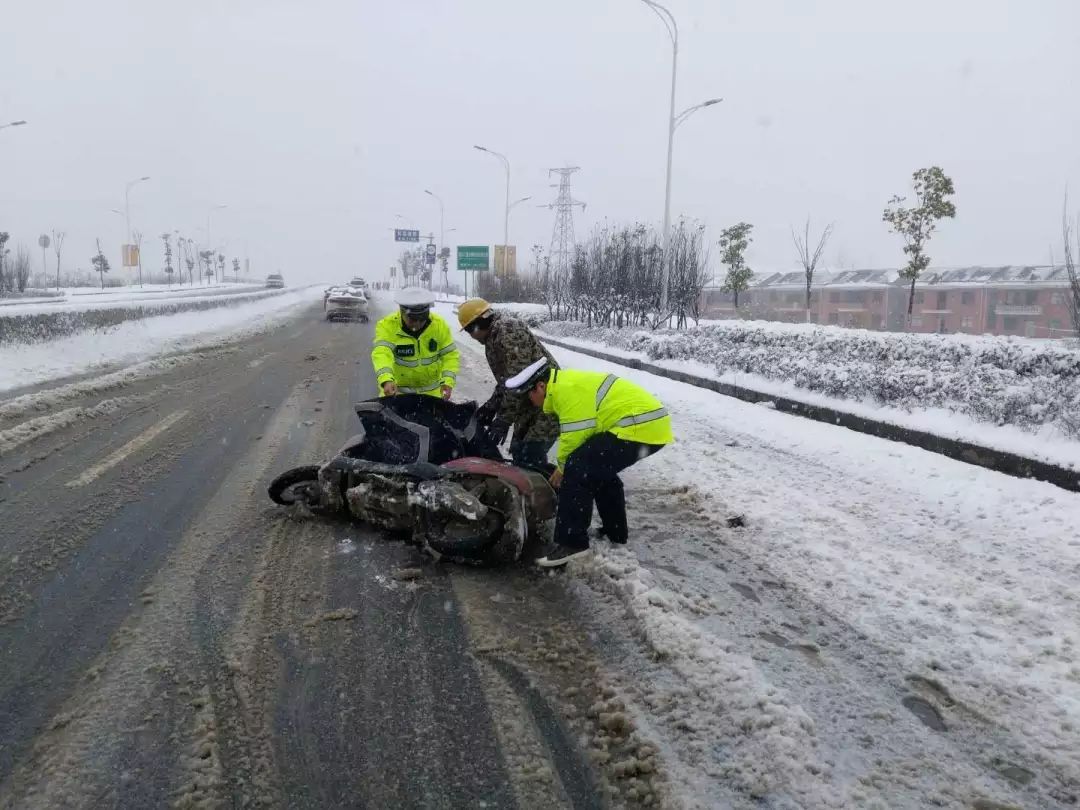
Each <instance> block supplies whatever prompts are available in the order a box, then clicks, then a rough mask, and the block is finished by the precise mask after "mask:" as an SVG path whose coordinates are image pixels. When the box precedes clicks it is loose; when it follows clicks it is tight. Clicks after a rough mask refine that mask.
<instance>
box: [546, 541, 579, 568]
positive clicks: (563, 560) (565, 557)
mask: <svg viewBox="0 0 1080 810" xmlns="http://www.w3.org/2000/svg"><path fill="white" fill-rule="evenodd" d="M590 554H592V549H591V548H581V549H578V548H563V547H562V546H555V548H553V549H552V550H551V551H549V552H548V554H547V556H545V557H541V558H540V559H538V560H537V561H536V564H537V565H539V566H540V567H541V568H561V567H562V566H564V565H566V564H567V563H568V562H570V561H571V560H577V559H581V558H583V557H588V556H589V555H590Z"/></svg>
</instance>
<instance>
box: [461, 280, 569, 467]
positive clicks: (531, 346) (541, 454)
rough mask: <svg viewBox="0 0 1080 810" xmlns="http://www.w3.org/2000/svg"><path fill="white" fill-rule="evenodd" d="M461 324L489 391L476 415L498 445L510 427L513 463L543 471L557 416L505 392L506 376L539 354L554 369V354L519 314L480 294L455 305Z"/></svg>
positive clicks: (555, 438)
mask: <svg viewBox="0 0 1080 810" xmlns="http://www.w3.org/2000/svg"><path fill="white" fill-rule="evenodd" d="M458 322H459V323H460V324H461V328H462V329H463V330H465V331H466V332H468V333H469V336H470V337H472V338H473V339H474V340H476V341H478V342H480V343H482V344H484V354H485V355H487V361H488V366H490V368H491V374H492V376H494V377H495V391H494V392H493V393H492V395H491V397H490V398H489V399H488V401H487V402H485V403H484V404H483V405H481V406H480V410H479V411H478V417H479V421H480V423H481V424H486V425H488V428H487V430H488V434H489V435H490V436H491V437H492V438H493V439H494V440H495V441H496V442H497V443H499V444H501V443H502V442H504V441H505V440H506V434H507V433H508V432H509V430H510V426H511V425H513V428H514V437H513V439H512V440H511V442H510V456H511V459H512V460H513V462H514V464H516V465H518V466H519V467H530V468H534V469H545V470H546V469H547V468H548V466H549V464H548V451H549V450H551V447H552V445H554V444H555V441H556V440H557V439H558V438H559V420H558V419H557V418H556V417H554V416H553V415H552V414H545V413H543V412H542V411H541V410H540V409H539V408H536V407H534V406H533V405H532V404H531V403H530V402H529V400H528V398H527V397H515V396H507V392H506V380H507V379H508V378H510V377H513V376H514V375H515V374H518V373H519V372H520V371H521V370H522V369H524V368H526V367H528V366H529V365H531V364H532V363H535V362H536V361H537V360H540V359H541V358H544V359H546V360H547V361H548V363H549V364H550V365H551V367H552V368H558V367H559V366H558V364H557V363H556V362H555V358H553V357H552V356H551V354H550V353H549V352H548V350H547V349H545V348H544V347H543V345H542V344H541V343H540V341H539V340H537V339H536V336H535V335H534V334H533V333H532V332H531V331H529V327H528V326H526V325H525V323H524V322H523V321H522V320H520V319H519V318H515V317H514V316H513V315H508V314H507V313H505V312H497V311H495V310H494V309H492V308H491V305H490V304H488V302H487V301H485V300H484V299H483V298H470V299H469V300H468V301H466V302H465V303H463V304H462V305H461V306H460V308H459V309H458Z"/></svg>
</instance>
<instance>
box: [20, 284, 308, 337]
mask: <svg viewBox="0 0 1080 810" xmlns="http://www.w3.org/2000/svg"><path fill="white" fill-rule="evenodd" d="M285 292H287V290H258V291H256V292H243V293H232V294H230V295H213V296H204V297H193V298H176V299H171V300H164V301H145V302H144V301H137V302H130V301H129V302H124V303H119V302H118V303H117V304H116V305H115V306H109V305H108V304H105V305H102V303H101V302H95V304H94V306H93V308H86V309H75V310H63V311H46V312H10V313H9V312H5V311H0V345H6V344H19V343H40V342H43V341H48V340H55V339H56V338H61V337H67V336H68V335H73V334H76V333H78V332H88V331H97V330H102V329H108V328H110V327H113V326H117V325H119V324H121V323H124V322H126V321H134V320H141V319H143V318H153V317H157V316H159V315H175V314H177V313H180V312H199V311H202V310H208V309H217V308H218V307H235V306H239V305H241V304H245V303H250V302H251V301H258V300H261V299H263V298H268V297H272V296H276V295H282V294H283V293H285ZM13 309H14V308H13Z"/></svg>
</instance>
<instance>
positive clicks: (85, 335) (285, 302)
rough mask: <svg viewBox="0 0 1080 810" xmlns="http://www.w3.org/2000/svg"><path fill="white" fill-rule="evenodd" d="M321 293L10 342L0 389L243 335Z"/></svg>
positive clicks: (299, 292) (306, 291)
mask: <svg viewBox="0 0 1080 810" xmlns="http://www.w3.org/2000/svg"><path fill="white" fill-rule="evenodd" d="M321 298H322V289H321V288H320V287H305V288H298V289H295V290H288V291H286V292H285V293H281V294H277V295H273V296H268V297H260V298H255V299H253V300H250V301H245V302H240V303H237V304H236V305H234V306H227V307H224V306H223V307H219V308H216V309H207V310H201V311H196V312H181V313H176V314H171V315H160V316H156V317H148V318H142V319H138V320H130V321H125V322H124V323H121V324H119V325H117V326H114V327H110V328H108V329H105V330H101V331H93V332H80V333H78V334H75V335H71V336H69V337H64V338H60V339H57V340H51V341H47V342H42V343H33V344H28V345H15V346H5V347H4V349H3V351H2V352H0V391H8V390H11V389H14V388H22V387H25V386H31V385H36V384H39V383H42V382H46V381H48V380H53V379H58V378H61V377H68V376H73V375H77V374H84V373H87V372H91V371H103V370H105V369H108V368H110V367H115V366H120V365H124V364H130V363H138V362H141V361H145V360H148V359H151V358H155V357H161V356H164V355H168V354H170V353H174V352H177V351H183V350H186V349H191V348H192V347H195V346H198V345H202V344H213V343H215V342H218V341H221V340H225V339H227V338H228V339H237V338H240V337H242V336H243V334H244V333H245V331H247V330H260V329H264V328H268V327H270V326H272V325H274V324H276V323H278V322H279V321H281V320H283V319H285V318H287V317H289V316H290V314H291V312H292V311H293V310H294V309H295V308H296V307H299V306H306V305H309V304H311V303H312V302H314V301H319V300H321Z"/></svg>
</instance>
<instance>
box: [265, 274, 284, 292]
mask: <svg viewBox="0 0 1080 810" xmlns="http://www.w3.org/2000/svg"><path fill="white" fill-rule="evenodd" d="M266 286H267V289H272V290H277V289H281V288H282V287H284V286H285V277H284V276H283V275H281V273H271V274H270V275H268V276H267V277H266Z"/></svg>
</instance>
